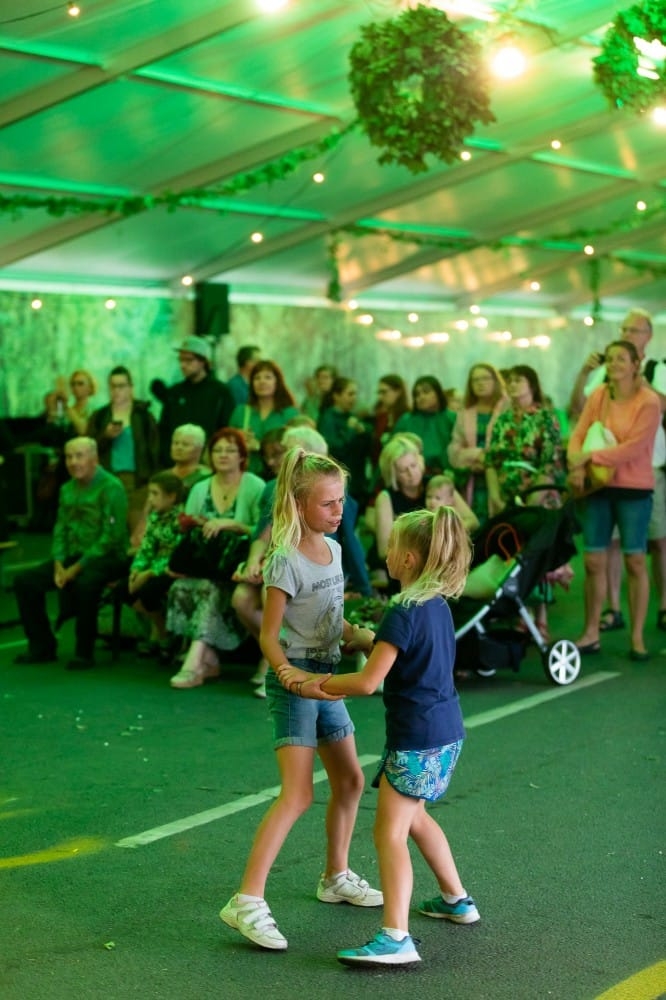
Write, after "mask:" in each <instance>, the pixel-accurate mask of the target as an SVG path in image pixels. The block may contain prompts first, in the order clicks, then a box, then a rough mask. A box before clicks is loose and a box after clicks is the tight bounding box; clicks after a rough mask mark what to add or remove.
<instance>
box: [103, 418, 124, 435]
mask: <svg viewBox="0 0 666 1000" xmlns="http://www.w3.org/2000/svg"><path fill="white" fill-rule="evenodd" d="M124 429H125V428H124V426H123V424H122V423H118V424H114V423H112V422H111V421H109V423H108V424H107V425H106V427H105V428H104V436H105V437H108V438H112V439H113V438H117V437H118V436H119V435H120V434H122V432H123V430H124Z"/></svg>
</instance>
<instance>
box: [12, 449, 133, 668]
mask: <svg viewBox="0 0 666 1000" xmlns="http://www.w3.org/2000/svg"><path fill="white" fill-rule="evenodd" d="M65 462H66V464H67V471H68V472H69V475H70V476H71V479H70V480H69V482H67V483H65V484H64V486H63V487H62V488H61V490H60V501H59V505H58V517H57V520H56V525H55V528H54V531H53V545H52V556H53V558H52V559H49V560H47V561H46V562H43V563H40V564H39V565H38V566H34V567H33V568H32V569H28V570H26V571H25V572H23V573H20V574H18V576H17V577H16V579H15V584H14V585H15V591H16V600H17V602H18V608H19V614H20V616H21V623H22V625H23V628H24V630H25V634H26V636H27V639H28V648H27V650H25V652H23V653H19V655H18V656H17V657H16V658H15V662H16V663H25V664H28V663H52V662H53V661H55V660H56V659H57V646H56V638H55V636H54V634H53V631H52V629H51V624H50V622H49V619H48V616H47V614H46V594H47V592H48V591H50V590H58V591H59V597H60V618H61V619H62V618H68V617H71V616H74V617H75V618H76V648H75V655H74V657H73V658H72V659H71V660H70V661H69V663H68V664H67V668H68V670H86V669H88V668H89V667H92V666H93V649H94V645H95V639H96V636H97V609H98V605H99V600H100V597H101V595H102V592H103V590H104V588H105V586H106V585H107V583H109V582H110V581H111V580H115V579H117V578H118V577H120V576H122V575H123V572H124V571H125V570H126V567H127V564H128V558H127V547H128V537H127V497H126V494H125V490H124V488H123V485H122V483H121V482H120V480H119V479H117V478H116V477H115V476H113V475H112V474H111V473H110V472H107V471H106V470H105V469H103V468H102V467H101V466H100V465H99V464H98V459H97V445H96V443H95V441H94V440H93V439H92V438H87V437H78V438H73V439H72V440H71V441H68V442H67V444H66V445H65Z"/></svg>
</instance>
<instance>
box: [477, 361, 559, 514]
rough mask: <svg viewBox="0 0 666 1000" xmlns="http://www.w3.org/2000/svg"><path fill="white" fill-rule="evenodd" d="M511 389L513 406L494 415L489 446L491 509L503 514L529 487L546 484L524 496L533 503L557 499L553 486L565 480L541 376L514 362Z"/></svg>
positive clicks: (554, 421)
mask: <svg viewBox="0 0 666 1000" xmlns="http://www.w3.org/2000/svg"><path fill="white" fill-rule="evenodd" d="M507 391H508V394H509V400H510V403H511V405H510V407H509V409H508V410H505V411H504V413H500V415H499V416H498V417H497V419H496V420H495V423H494V424H493V428H492V432H491V436H490V443H489V445H488V448H487V450H486V457H485V464H486V480H487V483H488V508H489V513H490V515H491V516H493V515H494V514H499V513H500V512H501V511H502V510H504V508H505V507H506V506H507V504H508V503H509V501H511V500H512V499H514V498H515V497H517V496H519V495H520V494H521V493H523V492H524V491H525V490H528V489H530V488H531V487H534V486H539V485H543V486H544V487H545V489H544V490H542V491H534V492H533V493H531V494H529V495H528V497H527V498H526V502H527V503H530V504H542V505H545V506H549V505H553V506H555V505H556V504H557V499H556V495H555V497H553V494H551V495H550V497H549V496H548V489H547V487H548V486H549V485H551V486H552V485H561V484H563V483H564V450H563V447H562V435H561V431H560V425H559V423H558V421H557V417H556V416H555V414H554V413H553V411H552V409H550V408H548V407H545V406H544V405H543V394H542V392H541V385H540V383H539V376H538V375H537V373H536V372H535V371H534V369H533V368H530V367H529V365H514V367H513V368H511V370H510V371H509V376H508V379H507Z"/></svg>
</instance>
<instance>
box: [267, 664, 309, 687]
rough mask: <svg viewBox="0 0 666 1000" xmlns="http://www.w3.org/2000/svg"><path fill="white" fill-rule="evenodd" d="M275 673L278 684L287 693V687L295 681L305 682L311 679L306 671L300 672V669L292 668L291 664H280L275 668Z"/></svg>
mask: <svg viewBox="0 0 666 1000" xmlns="http://www.w3.org/2000/svg"><path fill="white" fill-rule="evenodd" d="M275 673H276V674H277V679H278V680H279V682H280V684H281V685H282V687H283V688H286V689H287V691H288V690H289V685H290V684H293V683H294V682H295V681H303V682H305V681H307V680H308V679H309V678H310V677H312V674H309V673H308V672H307V670H301V668H300V667H292V665H291V663H281V664H280V666H279V667H276V668H275Z"/></svg>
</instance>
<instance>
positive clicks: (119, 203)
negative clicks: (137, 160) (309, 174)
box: [0, 121, 358, 219]
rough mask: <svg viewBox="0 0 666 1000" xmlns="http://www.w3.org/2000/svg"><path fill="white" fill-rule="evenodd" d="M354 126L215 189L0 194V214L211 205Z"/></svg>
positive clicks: (288, 168)
mask: <svg viewBox="0 0 666 1000" xmlns="http://www.w3.org/2000/svg"><path fill="white" fill-rule="evenodd" d="M357 124H358V123H357V122H356V121H352V122H350V123H349V124H348V125H346V126H344V127H343V128H339V129H337V128H336V129H333V131H331V132H329V133H328V134H327V135H325V136H324V137H323V138H322V139H319V140H318V141H317V142H313V143H308V144H307V145H305V146H300V147H299V148H297V149H294V150H292V151H291V152H290V153H287V154H286V155H285V156H281V157H279V158H278V159H275V160H271V161H270V162H269V163H265V164H263V165H262V166H261V167H258V168H257V169H256V170H250V171H247V172H245V173H240V174H236V175H235V176H234V177H232V178H231V180H229V181H226V182H225V183H224V184H220V185H217V186H212V187H194V188H185V189H183V190H182V191H162V192H160V193H159V194H154V195H153V194H146V195H134V194H133V195H116V196H113V195H102V196H99V197H85V196H84V197H80V196H76V195H32V194H13V195H5V194H2V193H0V214H4V215H9V216H11V218H12V219H18V218H20V217H21V215H22V214H23V212H24V211H26V210H33V209H42V210H43V211H45V212H46V213H47V215H50V216H52V217H53V218H56V219H60V218H63V217H64V216H66V215H92V214H95V213H98V214H100V215H107V216H121V217H122V218H125V219H127V218H130V217H131V216H133V215H138V214H139V213H141V212H147V211H149V210H150V209H153V208H166V210H167V211H168V212H175V211H176V209H178V208H185V207H193V206H194V207H196V206H198V205H200V204H202V203H204V202H210V201H214V200H215V199H216V198H228V197H230V196H233V195H237V194H243V193H245V192H246V191H251V190H252V189H253V188H255V187H258V186H259V185H261V184H273V183H274V182H275V181H282V180H285V179H286V178H287V177H289V176H291V174H293V173H294V172H295V171H296V170H297V169H298V167H300V166H301V164H302V163H305V162H307V161H308V160H314V159H316V158H317V157H319V156H321V155H322V154H323V153H327V152H330V150H332V149H334V148H335V147H336V146H337V145H338V143H339V142H340V141H341V140H342V139H343V137H344V136H345V135H347V134H348V133H349V132H351V131H352V130H353V129H355V128H356V127H357Z"/></svg>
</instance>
